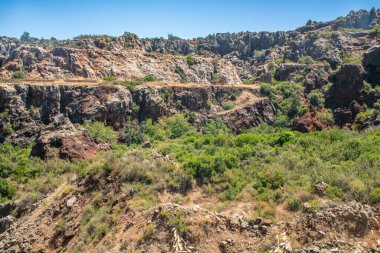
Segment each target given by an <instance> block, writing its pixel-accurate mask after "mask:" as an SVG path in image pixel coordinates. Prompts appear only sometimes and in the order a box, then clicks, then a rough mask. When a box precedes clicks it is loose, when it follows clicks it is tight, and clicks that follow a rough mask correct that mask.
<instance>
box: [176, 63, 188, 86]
mask: <svg viewBox="0 0 380 253" xmlns="http://www.w3.org/2000/svg"><path fill="white" fill-rule="evenodd" d="M174 73H176V74H178V75H179V77H180V78H181V82H186V81H187V76H186V74H185V71H184V70H183V69H182V68H181V67H178V66H177V67H175V69H174Z"/></svg>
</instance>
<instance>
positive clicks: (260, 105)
mask: <svg viewBox="0 0 380 253" xmlns="http://www.w3.org/2000/svg"><path fill="white" fill-rule="evenodd" d="M275 112H276V111H275V108H274V107H273V105H272V103H271V102H270V101H269V99H262V100H259V101H257V102H256V103H254V104H249V105H246V106H242V107H238V108H235V109H232V110H229V111H226V112H222V113H219V114H218V116H221V119H222V120H223V121H224V123H226V124H227V126H229V127H230V128H231V130H232V131H233V132H235V133H241V132H242V131H243V130H246V129H249V128H251V127H253V126H257V125H259V124H261V123H268V124H273V123H274V120H275Z"/></svg>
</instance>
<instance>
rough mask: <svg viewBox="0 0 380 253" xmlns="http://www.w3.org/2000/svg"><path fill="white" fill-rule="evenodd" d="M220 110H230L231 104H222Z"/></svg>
mask: <svg viewBox="0 0 380 253" xmlns="http://www.w3.org/2000/svg"><path fill="white" fill-rule="evenodd" d="M222 108H223V109H224V110H231V109H232V108H233V106H232V105H231V104H228V103H223V104H222Z"/></svg>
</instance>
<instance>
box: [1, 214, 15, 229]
mask: <svg viewBox="0 0 380 253" xmlns="http://www.w3.org/2000/svg"><path fill="white" fill-rule="evenodd" d="M15 220H16V219H15V218H14V217H13V216H10V215H8V216H6V217H4V218H1V219H0V233H3V232H4V231H5V230H7V229H8V228H9V227H10V226H11V225H12V223H13V222H14V221H15Z"/></svg>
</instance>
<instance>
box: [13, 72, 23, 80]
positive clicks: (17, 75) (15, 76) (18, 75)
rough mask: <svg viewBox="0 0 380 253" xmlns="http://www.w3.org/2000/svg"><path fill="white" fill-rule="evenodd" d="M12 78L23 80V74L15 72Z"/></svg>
mask: <svg viewBox="0 0 380 253" xmlns="http://www.w3.org/2000/svg"><path fill="white" fill-rule="evenodd" d="M12 78H13V79H24V78H25V74H24V72H22V71H15V72H13V73H12Z"/></svg>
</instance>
